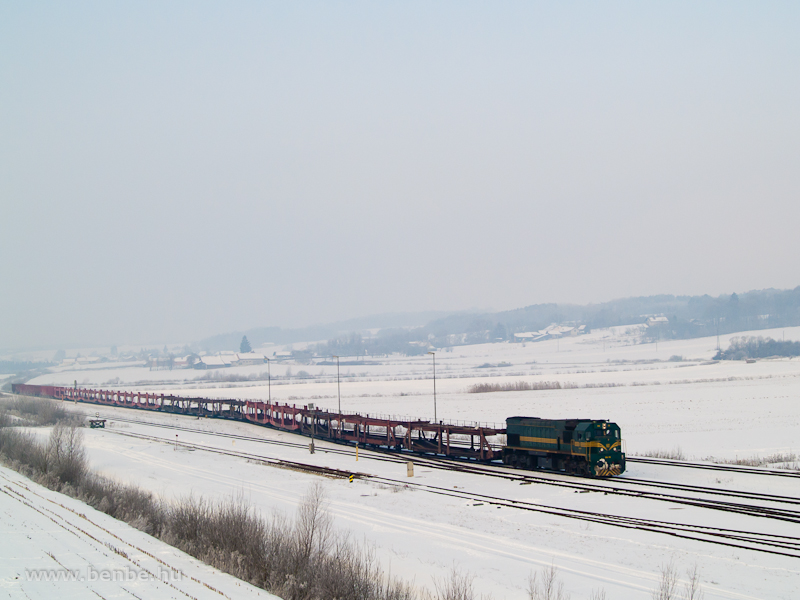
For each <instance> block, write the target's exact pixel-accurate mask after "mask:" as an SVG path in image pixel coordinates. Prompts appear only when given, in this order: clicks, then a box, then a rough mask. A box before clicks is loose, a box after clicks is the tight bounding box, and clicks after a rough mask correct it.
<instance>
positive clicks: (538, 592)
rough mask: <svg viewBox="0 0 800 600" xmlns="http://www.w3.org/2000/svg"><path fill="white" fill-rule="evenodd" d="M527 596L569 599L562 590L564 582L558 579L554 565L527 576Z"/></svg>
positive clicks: (537, 599) (539, 599)
mask: <svg viewBox="0 0 800 600" xmlns="http://www.w3.org/2000/svg"><path fill="white" fill-rule="evenodd" d="M528 597H529V598H530V600H569V594H567V593H565V592H564V583H563V582H562V581H559V580H558V569H556V567H555V565H552V564H551V565H550V566H549V567H544V568H542V570H541V572H539V573H531V574H530V575H529V576H528Z"/></svg>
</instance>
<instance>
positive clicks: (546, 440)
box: [519, 435, 556, 444]
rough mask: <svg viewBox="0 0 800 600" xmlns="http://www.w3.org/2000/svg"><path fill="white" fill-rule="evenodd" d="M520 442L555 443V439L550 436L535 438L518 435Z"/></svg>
mask: <svg viewBox="0 0 800 600" xmlns="http://www.w3.org/2000/svg"><path fill="white" fill-rule="evenodd" d="M519 441H520V442H530V443H531V444H555V443H556V440H554V439H552V438H535V437H526V436H523V435H521V436H519Z"/></svg>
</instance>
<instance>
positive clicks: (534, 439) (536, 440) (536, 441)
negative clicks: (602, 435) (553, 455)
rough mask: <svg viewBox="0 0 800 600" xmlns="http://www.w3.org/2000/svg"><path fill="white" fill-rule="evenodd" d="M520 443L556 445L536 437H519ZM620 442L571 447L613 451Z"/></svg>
mask: <svg viewBox="0 0 800 600" xmlns="http://www.w3.org/2000/svg"><path fill="white" fill-rule="evenodd" d="M519 441H520V442H529V443H531V444H550V445H553V446H555V445H557V444H558V441H557V440H554V439H552V438H537V437H528V436H523V435H521V436H519ZM621 443H622V442H621V441H620V440H617V441H616V442H614V443H612V444H609V445H608V446H606V445H604V444H602V443H601V442H598V441H594V440H593V441H591V442H573V443H572V445H573V446H575V447H577V448H601V449H604V450H613V449H614V448H617V447H618V446H620V445H621ZM564 445H565V446H569V442H564Z"/></svg>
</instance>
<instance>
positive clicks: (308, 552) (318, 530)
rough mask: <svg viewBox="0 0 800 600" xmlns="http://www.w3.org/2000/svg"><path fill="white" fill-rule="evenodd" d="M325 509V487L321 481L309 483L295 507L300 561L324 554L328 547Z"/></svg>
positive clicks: (328, 532) (328, 525)
mask: <svg viewBox="0 0 800 600" xmlns="http://www.w3.org/2000/svg"><path fill="white" fill-rule="evenodd" d="M331 525H332V523H331V517H330V514H329V513H328V511H327V506H326V501H325V488H324V487H323V486H322V484H321V483H319V482H315V483H313V484H311V486H310V487H309V488H308V491H307V492H306V493H305V496H303V500H302V501H301V503H300V506H299V507H298V509H297V522H296V525H295V534H296V540H297V553H298V558H299V559H300V560H301V561H304V562H305V561H309V560H310V559H311V558H313V557H315V556H319V555H322V554H326V553H327V552H328V550H329V549H330V545H331V537H332V528H331Z"/></svg>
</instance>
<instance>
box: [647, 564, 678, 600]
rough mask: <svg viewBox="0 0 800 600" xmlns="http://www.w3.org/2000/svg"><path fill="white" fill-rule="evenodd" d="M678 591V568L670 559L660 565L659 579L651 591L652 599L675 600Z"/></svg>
mask: <svg viewBox="0 0 800 600" xmlns="http://www.w3.org/2000/svg"><path fill="white" fill-rule="evenodd" d="M677 592H678V570H677V569H676V568H675V563H673V562H672V561H670V562H669V563H668V564H666V565H662V566H661V579H659V581H658V585H657V586H656V589H654V590H653V592H652V594H651V595H652V597H653V600H676V597H677Z"/></svg>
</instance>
